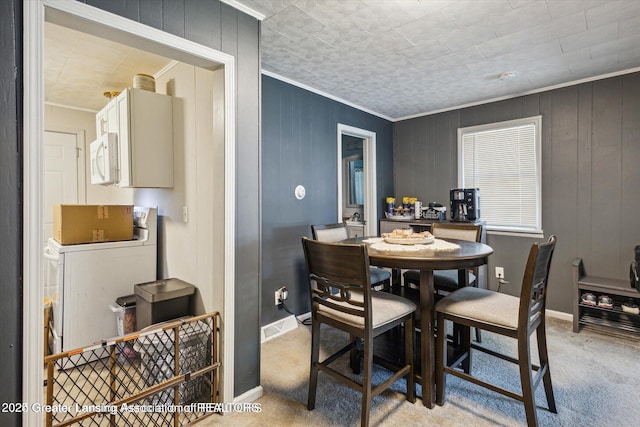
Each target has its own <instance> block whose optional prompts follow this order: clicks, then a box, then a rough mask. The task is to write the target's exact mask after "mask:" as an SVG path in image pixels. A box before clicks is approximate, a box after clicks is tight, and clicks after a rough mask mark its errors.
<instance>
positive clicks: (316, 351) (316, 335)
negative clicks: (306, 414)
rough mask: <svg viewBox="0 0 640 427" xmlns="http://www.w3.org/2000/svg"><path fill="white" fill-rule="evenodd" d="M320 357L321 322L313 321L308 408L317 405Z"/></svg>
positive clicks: (310, 408)
mask: <svg viewBox="0 0 640 427" xmlns="http://www.w3.org/2000/svg"><path fill="white" fill-rule="evenodd" d="M319 357H320V322H318V321H316V320H315V319H312V321H311V366H310V370H309V395H308V398H307V409H308V410H312V409H314V408H315V407H316V389H317V386H318V359H319Z"/></svg>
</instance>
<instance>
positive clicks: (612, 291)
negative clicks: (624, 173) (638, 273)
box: [573, 258, 640, 339]
mask: <svg viewBox="0 0 640 427" xmlns="http://www.w3.org/2000/svg"><path fill="white" fill-rule="evenodd" d="M584 293H592V294H594V295H595V297H596V298H598V297H599V296H601V295H608V296H609V297H611V299H612V300H613V308H602V307H598V306H597V305H596V306H592V305H586V304H583V303H582V299H581V297H582V294H584ZM630 300H631V301H633V302H635V304H636V305H640V293H639V292H638V291H636V290H635V289H633V288H632V287H631V286H630V284H629V281H626V280H619V279H608V278H604V277H594V276H586V275H585V274H584V267H583V265H582V259H581V258H578V259H576V260H575V261H574V262H573V332H579V331H580V325H582V326H585V327H589V328H593V329H597V330H600V331H605V332H607V333H609V334H613V335H620V336H624V337H626V338H629V337H635V338H638V339H640V315H639V314H633V313H627V312H624V311H622V307H621V306H622V303H623V302H625V301H630Z"/></svg>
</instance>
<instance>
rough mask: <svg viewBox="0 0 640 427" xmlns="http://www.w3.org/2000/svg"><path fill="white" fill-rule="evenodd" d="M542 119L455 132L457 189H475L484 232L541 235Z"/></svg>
mask: <svg viewBox="0 0 640 427" xmlns="http://www.w3.org/2000/svg"><path fill="white" fill-rule="evenodd" d="M541 125H542V118H541V116H536V117H531V118H527V119H519V120H512V121H508V122H501V123H492V124H488V125H481V126H473V127H468V128H461V129H458V175H459V176H458V181H459V182H458V185H460V186H461V187H463V188H475V187H477V188H479V189H480V215H481V217H480V219H481V220H483V221H486V222H487V228H488V229H489V230H500V231H506V232H520V233H522V232H524V233H536V234H538V233H542V219H541V212H542V208H541V200H542V196H541V185H540V182H541V180H540V171H541V167H540V152H541V148H540V146H541V143H540V141H541V138H540V129H541Z"/></svg>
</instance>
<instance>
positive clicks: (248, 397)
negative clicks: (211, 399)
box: [233, 385, 264, 403]
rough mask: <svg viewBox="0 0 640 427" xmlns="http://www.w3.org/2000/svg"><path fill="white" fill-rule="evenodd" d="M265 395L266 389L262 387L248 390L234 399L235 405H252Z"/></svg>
mask: <svg viewBox="0 0 640 427" xmlns="http://www.w3.org/2000/svg"><path fill="white" fill-rule="evenodd" d="M263 395H264V388H262V386H261V385H259V386H257V387H254V388H252V389H251V390H247V391H245V392H244V393H242V394H241V395H240V396H236V397H234V398H233V403H251V402H255V401H256V400H258V399H260V398H261V397H262V396H263Z"/></svg>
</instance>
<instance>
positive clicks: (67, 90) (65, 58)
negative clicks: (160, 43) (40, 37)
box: [44, 23, 172, 111]
mask: <svg viewBox="0 0 640 427" xmlns="http://www.w3.org/2000/svg"><path fill="white" fill-rule="evenodd" d="M171 62H172V60H171V59H168V58H163V57H161V56H157V55H154V54H151V53H148V52H144V51H141V50H138V49H134V48H132V47H128V46H124V45H121V44H118V43H114V42H111V41H108V40H105V39H101V38H99V37H94V36H90V35H88V34H85V33H81V32H78V31H74V30H70V29H68V28H65V27H61V26H58V25H54V24H51V23H45V41H44V82H45V86H44V89H45V90H44V92H45V93H44V97H45V102H46V103H49V104H55V105H63V106H69V107H75V108H82V109H87V110H91V111H99V110H101V109H102V107H104V106H105V105H106V104H107V102H108V101H109V99H108V98H106V97H105V96H104V92H111V91H115V92H120V91H122V90H123V89H125V88H127V87H131V86H132V85H133V77H134V76H135V75H136V74H149V75H156V74H157V73H158V72H159V71H160V70H162V69H163V68H164V67H166V66H167V65H168V64H169V63H171Z"/></svg>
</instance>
